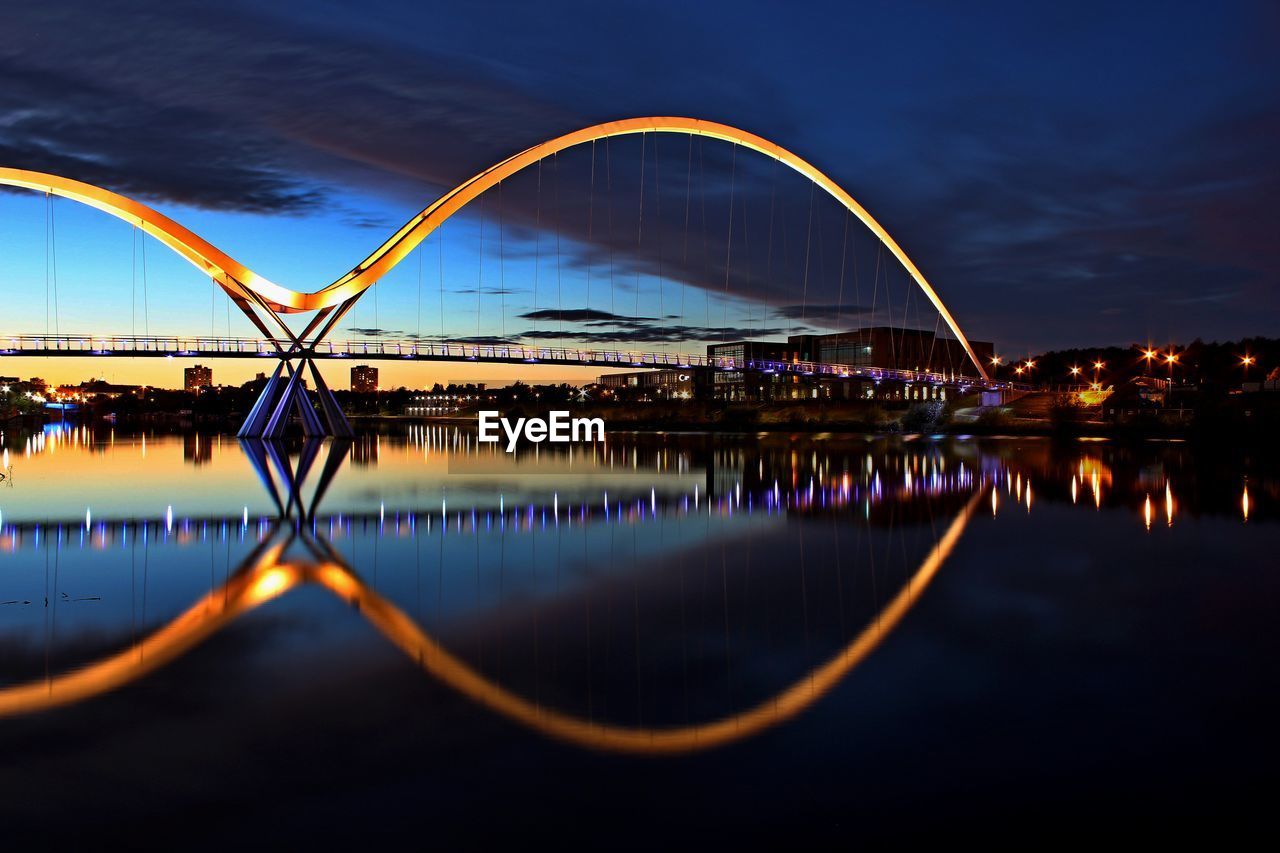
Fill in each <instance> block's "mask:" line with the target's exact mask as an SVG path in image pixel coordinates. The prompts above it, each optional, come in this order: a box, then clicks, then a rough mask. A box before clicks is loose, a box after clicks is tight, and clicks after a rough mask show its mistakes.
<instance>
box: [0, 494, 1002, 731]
mask: <svg viewBox="0 0 1280 853" xmlns="http://www.w3.org/2000/svg"><path fill="white" fill-rule="evenodd" d="M981 498H982V491H981V489H979V490H977V491H975V492H974V493H973V495H972V497H970V499H969V500H968V502H967V503H966V504H965V505H964V507H963V508H962V509H961V511H960V512H959V514H957V515H956V516H955V518H954V519H953V520H952V521H951V523H950V524H949V525H948V527H947V529H946V530H945V531H944V532H943V533H942V535H941V536H940V537H939V538H938V539H937V541H936V542H935V544H934V545H933V547H932V549H931V550H930V551H929V553H928V554H927V555H926V556H925V558H924V560H923V561H922V562H921V563H920V565H919V566H918V567H917V568H916V569H915V571H914V572H913V574H912V575H911V576H910V577H909V578H908V579H907V581H906V583H905V584H904V585H903V586H902V587H901V588H900V589H899V591H898V592H897V593H896V594H895V595H894V596H893V598H892V599H890V600H889V602H888V603H887V604H886V605H885V607H884V608H883V609H882V610H880V612H879V613H878V614H877V615H876V617H875V618H873V619H872V620H871V621H870V622H869V623H868V624H867V625H866V626H865V627H864V628H862V629H861V631H859V632H858V633H857V634H856V635H855V636H854V637H853V639H852V640H851V641H850V642H848V643H847V644H846V645H844V646H843V647H842V648H841V649H840V650H839V651H838V652H837V653H836V654H834V655H833V656H831V657H830V658H828V659H827V660H826V661H825V662H823V663H821V664H819V665H818V666H817V667H816V668H815V669H813V670H812V671H810V672H808V673H807V674H805V675H804V676H802V677H801V678H799V679H798V680H796V681H794V682H792V683H791V684H790V685H788V686H786V687H784V688H783V689H782V690H781V691H779V692H777V693H776V694H774V695H773V696H772V697H770V698H768V699H765V700H764V701H762V702H760V703H758V704H756V705H754V706H752V707H750V708H748V709H746V710H745V711H742V712H739V713H736V714H732V715H729V716H725V717H721V718H718V719H713V720H710V721H707V722H703V723H692V724H687V725H680V726H672V727H666V728H655V727H648V728H646V727H641V726H634V727H633V726H626V725H615V724H611V723H607V722H603V721H601V720H597V719H590V718H583V717H578V716H575V715H573V714H571V713H567V712H562V711H558V710H556V709H554V708H551V707H549V706H547V705H545V704H543V703H541V702H539V701H536V700H530V699H527V698H525V697H524V696H522V695H520V694H518V693H516V692H514V691H512V690H509V689H507V688H505V687H503V686H501V685H500V684H498V683H496V682H494V681H492V680H490V679H489V678H488V677H487V676H486V675H485V674H484V673H483V672H481V671H479V670H477V669H475V668H473V667H472V666H470V665H469V664H467V663H466V662H465V661H464V660H462V659H461V658H459V657H457V656H456V655H454V654H453V653H452V652H450V651H449V650H448V649H446V648H445V647H444V646H443V645H442V644H440V643H439V642H438V641H437V640H435V639H434V638H433V637H432V636H431V635H429V634H428V633H427V632H426V631H424V630H423V629H422V628H421V627H420V626H419V625H418V624H417V623H416V622H415V621H414V620H413V619H412V618H411V617H410V616H409V615H408V614H407V613H405V612H404V611H402V610H401V609H399V608H398V607H397V606H396V605H395V604H393V603H392V602H391V601H390V600H388V599H386V598H384V597H382V596H381V595H380V594H379V593H378V592H376V591H375V590H373V589H372V588H370V587H368V586H367V585H365V584H364V583H363V582H362V581H361V580H360V579H359V578H358V577H357V576H356V575H355V574H354V573H353V572H352V570H351V569H350V568H349V567H348V566H347V565H346V564H345V563H344V562H343V561H342V559H341V558H340V557H339V556H338V555H337V553H336V552H335V551H334V550H333V549H332V548H331V547H329V546H328V545H327V543H325V542H323V541H322V540H304V541H306V544H307V545H308V547H309V549H310V550H311V552H312V554H313V556H314V558H315V559H310V560H295V561H286V560H284V559H283V554H284V553H285V550H286V548H287V547H289V545H290V544H292V543H293V542H294V541H295V540H296V539H298V537H299V534H298V533H297V532H296V531H295V532H293V533H291V534H289V535H288V537H287V538H285V539H284V540H283V541H279V542H276V543H275V544H274V545H272V546H270V547H267V546H265V545H264V546H262V547H260V548H259V549H258V550H257V551H255V552H254V553H253V554H251V555H250V558H249V559H248V560H247V561H246V568H245V569H244V570H242V571H240V572H238V573H237V574H235V575H234V576H233V577H231V578H230V579H229V580H228V581H227V582H226V583H225V584H224V585H223V586H222V587H221V588H219V589H215V590H212V591H210V592H209V593H207V594H206V595H205V596H204V597H202V598H201V599H200V600H199V601H197V602H196V603H195V604H194V605H193V606H192V607H190V608H188V609H187V610H186V611H185V612H183V613H181V614H179V615H178V616H177V617H176V618H175V619H173V620H172V621H171V622H169V623H168V624H167V625H165V626H164V627H162V628H160V629H158V630H157V631H155V632H154V633H152V634H150V635H149V636H147V637H145V638H143V639H142V640H140V641H138V642H137V643H135V644H134V645H133V646H131V647H130V648H127V649H125V650H123V651H120V652H117V653H114V654H112V655H109V656H108V657H106V658H103V659H102V660H100V661H98V662H96V663H91V664H88V665H85V666H82V667H79V668H77V669H75V670H73V671H71V672H68V673H65V674H61V675H52V676H46V677H45V678H42V679H38V680H36V681H31V682H26V683H20V684H14V685H7V686H4V687H0V717H5V716H14V715H20V714H30V713H34V712H37V711H43V710H47V709H50V708H56V707H61V706H65V705H69V704H73V703H76V702H81V701H85V700H88V699H91V698H93V697H95V696H99V695H102V694H104V693H107V692H109V691H112V690H116V689H119V688H120V687H123V686H125V685H127V684H129V683H131V682H133V681H136V680H137V679H139V678H141V677H143V676H144V675H146V674H148V673H150V672H153V671H155V670H156V669H158V668H160V667H162V666H164V665H165V664H167V663H169V662H171V661H173V660H174V659H175V658H177V657H179V656H181V655H183V654H185V653H186V652H188V651H190V650H191V649H193V648H194V647H195V646H197V645H198V644H200V643H201V642H203V641H204V640H206V639H208V638H209V637H210V636H212V635H213V634H215V633H216V632H218V631H219V630H221V629H222V628H224V627H225V626H226V625H227V624H229V623H230V622H231V621H232V620H234V619H235V618H236V617H238V616H240V615H242V614H244V613H245V612H247V611H250V610H252V609H253V608H255V607H258V606H260V605H262V604H263V603H265V602H267V601H269V600H271V599H273V598H276V597H279V596H280V595H283V594H284V593H286V592H287V591H289V590H290V589H293V588H296V587H298V586H300V585H303V584H315V585H317V586H319V587H321V588H323V589H326V590H328V591H329V592H331V593H333V594H334V595H336V596H338V597H339V598H341V599H343V600H344V601H346V602H347V603H348V604H350V605H352V608H353V610H354V611H355V612H357V613H359V614H360V615H361V616H362V617H363V618H365V619H366V620H368V621H369V622H370V623H371V624H372V625H373V626H374V627H375V628H377V629H378V631H380V632H381V633H382V634H383V635H384V636H385V637H386V638H387V639H388V640H390V641H391V642H392V643H393V644H394V645H396V646H397V647H398V648H400V650H401V651H403V652H404V653H405V654H406V656H407V657H409V659H410V660H412V661H414V662H415V663H417V665H418V666H419V667H421V668H422V669H423V670H424V671H426V672H427V673H428V674H430V675H432V676H433V677H435V678H438V679H440V680H441V681H442V682H444V683H445V684H447V685H449V686H450V687H451V688H453V689H454V690H456V691H458V692H459V693H461V694H462V695H464V696H466V697H468V698H470V699H471V700H473V701H475V702H477V703H479V704H481V705H483V706H485V707H487V708H489V709H490V710H492V711H494V712H496V713H499V714H502V715H504V716H506V717H508V718H510V719H513V720H515V721H517V722H519V723H521V724H522V725H525V726H527V727H528V728H530V729H533V730H535V731H538V732H541V733H542V734H545V735H547V736H549V737H553V738H556V739H559V740H563V741H566V742H569V743H572V744H575V745H577V746H581V747H585V748H589V749H597V750H604V751H613V752H627V753H637V754H674V753H687V752H696V751H702V750H707V749H713V748H716V747H719V746H724V745H726V744H729V743H733V742H735V741H740V740H743V739H746V738H749V737H752V736H754V735H756V734H759V733H760V732H762V731H765V730H767V729H769V728H772V727H774V726H776V725H779V724H780V723H783V722H786V721H787V720H789V719H791V718H793V717H795V716H796V715H798V714H800V713H801V712H803V711H804V710H805V709H807V708H808V707H810V706H811V705H813V704H814V703H815V702H817V701H818V700H819V699H821V698H822V697H823V696H824V695H826V693H828V692H829V691H830V690H831V689H832V688H833V687H835V686H836V685H837V684H839V683H840V682H841V681H842V680H843V679H844V678H845V677H846V676H847V675H848V674H849V673H850V672H851V671H852V670H854V669H855V668H856V667H857V666H858V665H859V664H861V663H862V662H863V660H865V659H866V658H867V656H868V655H870V654H871V653H872V652H873V651H875V649H876V648H877V647H878V646H879V645H880V643H881V642H882V641H883V640H884V638H885V637H887V636H888V635H889V634H890V633H891V632H892V631H893V630H894V629H895V628H896V627H897V626H898V624H899V623H900V622H901V621H902V619H903V618H904V617H905V616H906V614H907V613H908V612H909V611H910V610H911V608H912V607H914V606H915V604H916V602H918V601H919V600H920V598H921V597H922V594H923V592H924V591H925V589H926V588H927V587H928V586H929V584H930V582H931V581H932V580H933V578H934V577H935V576H936V575H937V573H938V571H939V570H940V569H941V568H942V566H943V564H944V563H945V562H946V560H947V558H948V557H949V556H950V555H951V552H952V550H953V549H954V548H955V545H956V543H957V542H958V541H959V539H960V536H961V535H962V534H963V532H964V529H965V527H966V525H967V523H968V521H969V519H970V518H971V516H972V514H973V511H974V509H975V507H976V506H977V504H978V502H979V501H980V500H981ZM278 529H279V528H277V530H278ZM273 532H274V531H273Z"/></svg>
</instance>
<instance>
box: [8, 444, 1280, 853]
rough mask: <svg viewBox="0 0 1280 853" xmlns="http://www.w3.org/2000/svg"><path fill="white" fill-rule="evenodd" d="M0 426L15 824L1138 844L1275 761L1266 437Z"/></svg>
mask: <svg viewBox="0 0 1280 853" xmlns="http://www.w3.org/2000/svg"><path fill="white" fill-rule="evenodd" d="M0 441H2V443H0V447H3V453H4V454H5V461H4V466H3V468H0V471H3V472H4V473H5V474H6V475H7V476H6V479H5V480H4V481H3V482H0V750H2V751H3V755H4V759H3V761H0V821H2V823H0V826H3V827H4V828H5V831H6V832H7V833H9V837H12V838H24V839H25V838H28V837H30V838H31V839H33V840H39V839H47V840H49V841H50V842H54V841H63V842H65V841H67V840H69V839H72V838H76V837H84V838H86V839H96V840H112V839H120V840H125V841H128V842H131V843H133V844H135V845H155V846H168V845H174V844H181V845H184V846H187V845H196V846H207V847H210V848H215V847H217V848H224V847H226V846H227V845H229V844H232V843H243V842H244V841H246V840H252V841H258V842H271V843H284V844H299V845H300V844H303V843H314V844H319V845H321V846H325V845H327V844H333V843H340V842H348V841H350V842H355V841H358V840H362V839H364V840H367V839H371V838H377V839H381V840H383V841H386V842H389V841H390V840H392V839H405V840H409V841H411V842H413V843H415V844H418V845H426V844H432V843H446V844H455V843H459V842H461V843H470V844H479V843H483V842H488V841H498V840H502V841H509V842H512V843H527V842H529V841H531V840H533V839H535V838H538V837H541V836H545V837H550V838H554V839H557V840H560V841H578V842H585V843H592V844H599V845H606V844H607V845H609V846H613V847H630V846H644V845H647V844H650V843H659V844H664V845H666V846H671V845H675V846H683V845H688V844H694V843H697V844H700V845H701V844H716V843H719V844H728V843H746V842H760V841H762V840H770V841H778V842H795V841H806V840H817V839H825V840H827V841H829V842H833V843H843V844H855V843H858V842H859V841H883V840H888V839H894V840H903V841H905V840H916V839H921V838H926V837H935V838H938V839H942V838H951V837H954V833H956V832H982V833H984V834H985V835H988V836H991V835H993V834H994V835H1011V836H1012V837H1015V838H1026V837H1027V836H1024V835H1021V833H1023V832H1026V831H1034V832H1036V833H1038V835H1037V836H1035V837H1037V838H1040V837H1045V836H1046V835H1053V836H1064V835H1069V836H1080V837H1083V836H1093V835H1095V834H1096V833H1098V832H1102V831H1106V832H1108V833H1111V834H1112V835H1114V834H1115V833H1121V834H1125V835H1128V834H1133V835H1134V836H1135V837H1139V838H1145V839H1150V838H1153V837H1156V836H1159V835H1162V834H1166V833H1168V834H1180V835H1184V837H1185V833H1187V832H1195V831H1203V832H1211V833H1219V834H1220V833H1222V832H1224V831H1234V830H1235V829H1239V828H1242V827H1244V826H1247V824H1248V823H1249V822H1250V821H1251V820H1261V818H1262V814H1261V812H1258V811H1256V810H1254V808H1253V805H1252V803H1253V802H1255V801H1256V800H1257V798H1258V796H1259V795H1260V794H1262V793H1264V792H1265V791H1267V790H1270V783H1271V780H1272V779H1273V777H1274V770H1273V767H1274V761H1275V759H1276V757H1277V750H1276V746H1277V743H1276V735H1275V733H1274V728H1275V726H1274V720H1275V719H1276V717H1277V711H1278V710H1280V708H1278V707H1277V706H1278V705H1280V703H1278V702H1277V699H1278V697H1280V680H1278V679H1277V672H1276V666H1275V663H1274V661H1275V652H1276V647H1277V642H1276V640H1277V636H1278V635H1280V627H1277V621H1276V612H1277V607H1276V605H1277V602H1278V597H1277V592H1278V591H1280V580H1278V579H1277V571H1276V568H1277V567H1276V562H1275V555H1276V552H1277V546H1278V545H1280V525H1278V524H1277V519H1278V518H1280V469H1278V468H1277V465H1276V463H1275V461H1274V457H1270V458H1264V457H1258V456H1256V455H1251V454H1248V453H1242V452H1239V451H1237V450H1234V449H1231V448H1221V449H1217V450H1214V449H1206V448H1203V447H1195V446H1192V445H1188V444H1180V443H1147V444H1140V445H1126V446H1119V445H1113V444H1111V443H1108V442H1093V441H1085V442H1074V441H1073V442H1070V443H1066V444H1061V443H1054V442H1051V441H1049V440H1042V439H1026V438H1008V439H963V438H937V439H931V438H929V437H926V436H920V437H906V438H884V437H874V436H849V435H817V436H807V435H806V436H790V435H777V434H773V435H762V436H756V435H739V436H706V435H699V434H637V435H613V436H610V439H609V441H608V443H607V444H606V445H602V446H597V447H577V448H572V449H569V450H564V449H559V450H558V452H553V451H549V450H548V449H547V448H545V447H543V448H532V447H530V448H525V449H522V451H521V452H520V453H519V454H517V455H514V456H509V455H507V454H504V453H501V452H500V451H494V450H492V449H491V448H490V447H489V446H485V448H484V450H480V449H478V446H477V445H476V443H475V439H474V434H473V433H469V432H467V431H466V430H463V429H458V428H454V427H441V426H412V427H406V428H404V429H402V430H400V431H396V432H391V433H388V434H383V435H379V436H370V437H366V438H363V439H361V440H358V441H356V442H354V443H350V444H340V443H332V442H325V443H314V444H306V443H303V442H301V441H298V442H294V443H290V444H280V445H265V444H261V443H258V444H242V443H240V442H238V441H236V440H235V439H233V438H228V437H219V436H209V435H195V434H191V435H158V434H148V435H140V434H138V435H132V434H124V433H112V432H102V431H99V432H94V431H91V430H89V429H85V428H66V429H64V428H53V427H51V428H48V429H47V430H46V431H45V432H44V433H43V434H36V435H18V434H12V433H10V434H7V435H4V436H3V438H2V439H0Z"/></svg>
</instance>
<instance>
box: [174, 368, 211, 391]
mask: <svg viewBox="0 0 1280 853" xmlns="http://www.w3.org/2000/svg"><path fill="white" fill-rule="evenodd" d="M182 379H183V382H182V386H183V387H184V388H186V389H187V390H188V391H196V392H199V391H200V389H201V388H209V387H211V386H212V385H213V368H212V367H205V366H204V365H202V364H197V365H196V366H195V367H188V368H186V369H184V370H183V371H182Z"/></svg>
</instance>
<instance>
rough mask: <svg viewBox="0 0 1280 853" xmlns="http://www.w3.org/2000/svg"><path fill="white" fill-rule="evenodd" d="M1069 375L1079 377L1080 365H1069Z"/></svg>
mask: <svg viewBox="0 0 1280 853" xmlns="http://www.w3.org/2000/svg"><path fill="white" fill-rule="evenodd" d="M1071 375H1072V376H1079V375H1080V365H1078V364H1073V365H1071Z"/></svg>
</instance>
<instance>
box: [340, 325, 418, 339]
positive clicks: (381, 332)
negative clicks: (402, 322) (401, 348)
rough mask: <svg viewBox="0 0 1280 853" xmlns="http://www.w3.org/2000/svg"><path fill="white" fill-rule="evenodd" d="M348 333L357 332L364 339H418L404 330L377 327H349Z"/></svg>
mask: <svg viewBox="0 0 1280 853" xmlns="http://www.w3.org/2000/svg"><path fill="white" fill-rule="evenodd" d="M347 331H348V332H355V333H356V334H357V335H360V336H361V337H363V338H412V337H416V336H415V335H412V334H410V333H408V332H405V331H404V330H403V329H380V328H378V327H376V326H347Z"/></svg>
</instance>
